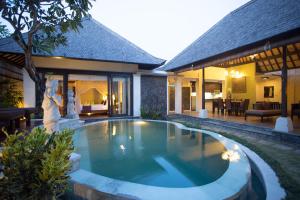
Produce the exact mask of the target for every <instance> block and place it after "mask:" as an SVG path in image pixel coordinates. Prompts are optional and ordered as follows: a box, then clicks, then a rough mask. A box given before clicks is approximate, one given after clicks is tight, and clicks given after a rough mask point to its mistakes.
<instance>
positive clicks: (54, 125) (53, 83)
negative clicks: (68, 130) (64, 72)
mask: <svg viewBox="0 0 300 200" xmlns="http://www.w3.org/2000/svg"><path fill="white" fill-rule="evenodd" d="M57 89H58V80H51V79H47V82H46V90H45V93H44V100H43V103H42V108H43V109H44V117H43V123H44V127H45V128H46V130H47V132H48V133H52V132H54V131H59V125H58V121H59V120H60V118H61V115H60V113H59V106H61V104H62V100H61V96H58V95H57V94H56V92H57Z"/></svg>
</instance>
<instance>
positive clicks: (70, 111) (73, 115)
mask: <svg viewBox="0 0 300 200" xmlns="http://www.w3.org/2000/svg"><path fill="white" fill-rule="evenodd" d="M67 118H69V119H79V116H78V114H77V112H76V111H75V99H74V92H73V90H72V89H69V90H68V105H67Z"/></svg>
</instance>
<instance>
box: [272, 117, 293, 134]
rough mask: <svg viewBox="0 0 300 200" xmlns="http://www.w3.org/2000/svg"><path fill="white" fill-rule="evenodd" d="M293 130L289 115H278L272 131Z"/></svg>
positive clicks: (286, 131)
mask: <svg viewBox="0 0 300 200" xmlns="http://www.w3.org/2000/svg"><path fill="white" fill-rule="evenodd" d="M293 130H294V128H293V122H292V120H291V118H290V117H279V118H277V119H276V124H275V128H274V131H277V132H283V133H288V132H290V131H293Z"/></svg>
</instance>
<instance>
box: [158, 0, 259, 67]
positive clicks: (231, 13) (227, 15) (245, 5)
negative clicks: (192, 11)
mask: <svg viewBox="0 0 300 200" xmlns="http://www.w3.org/2000/svg"><path fill="white" fill-rule="evenodd" d="M255 1H257V0H250V1H249V2H247V3H246V4H244V5H242V6H240V7H238V8H237V9H235V10H233V11H231V12H230V13H228V14H226V15H225V16H224V17H223V18H222V19H220V20H219V21H218V22H217V23H215V24H214V25H213V26H212V27H210V28H209V29H208V30H207V31H206V32H204V33H203V34H202V35H201V36H200V37H198V38H197V39H196V40H195V41H194V42H192V43H191V44H190V45H188V46H187V47H186V48H184V49H183V50H182V51H181V52H180V53H179V54H178V55H176V56H175V57H174V58H172V59H171V60H170V61H169V62H167V63H166V64H165V66H162V67H167V68H168V65H169V64H172V61H173V60H175V59H176V58H177V57H179V56H181V55H182V54H183V53H185V52H186V51H187V50H188V49H189V48H190V47H192V46H193V45H194V44H196V43H197V42H198V41H199V40H201V39H202V38H203V37H204V36H206V35H207V34H208V33H209V32H211V31H212V30H213V29H214V28H215V27H216V26H217V25H218V24H220V23H221V22H223V21H224V19H225V18H228V17H229V16H231V15H233V14H235V13H236V12H238V11H239V10H241V9H243V8H245V7H247V6H249V5H250V4H252V3H253V2H255Z"/></svg>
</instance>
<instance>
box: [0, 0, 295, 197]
mask: <svg viewBox="0 0 300 200" xmlns="http://www.w3.org/2000/svg"><path fill="white" fill-rule="evenodd" d="M65 35H66V38H67V45H66V46H59V47H57V48H56V49H54V50H53V52H52V53H51V54H47V53H41V52H34V53H33V62H34V65H35V66H36V69H37V72H38V74H39V76H40V77H41V78H42V83H41V84H42V86H41V88H42V90H43V91H42V92H43V93H44V96H42V95H39V94H38V92H37V90H36V88H37V86H38V85H36V83H35V82H34V81H32V80H31V78H30V76H29V74H28V73H27V71H26V70H25V69H24V64H25V63H24V62H25V60H24V55H23V51H22V50H21V49H20V47H19V46H18V45H17V44H16V43H15V41H14V40H13V39H12V38H11V37H7V38H3V39H0V82H1V83H5V84H8V83H10V81H11V82H13V83H14V87H16V88H15V89H17V90H18V91H19V92H20V94H19V93H18V92H17V95H16V96H17V97H18V99H19V100H21V101H20V102H19V104H18V105H14V106H6V107H5V106H3V108H2V107H1V105H2V104H0V128H2V126H5V127H6V128H9V129H8V132H9V134H6V135H5V136H4V138H0V141H2V140H3V141H5V139H6V138H7V141H9V139H11V138H12V139H11V141H10V142H3V143H1V144H0V158H1V159H2V158H3V159H5V162H2V160H0V161H1V162H0V181H3V182H1V186H2V188H0V189H1V191H2V190H3V191H6V193H4V192H0V197H2V196H4V197H5V195H7V196H9V195H12V196H13V195H14V192H15V190H16V189H15V188H18V187H17V186H18V184H19V182H17V183H15V182H16V181H15V180H18V179H14V175H15V176H16V177H17V178H19V177H21V176H20V175H23V174H25V176H28V177H29V176H30V177H33V178H32V179H30V181H33V183H32V182H30V184H27V183H26V181H28V180H29V179H28V178H23V177H22V181H24V183H25V184H24V183H23V182H22V183H20V185H21V184H24V185H26V187H24V188H25V189H24V188H21V187H20V188H18V189H19V190H20V191H21V192H19V191H18V192H19V193H18V194H17V195H19V196H22V195H20V193H22V192H23V193H25V194H26V195H28V196H29V197H30V198H32V196H31V195H32V194H31V193H35V194H33V196H34V195H37V194H38V193H37V192H36V191H35V190H36V189H37V188H38V189H40V188H42V189H43V191H45V190H48V188H50V187H48V185H47V184H52V182H55V181H57V182H58V183H59V184H57V185H58V187H52V186H51V189H49V193H50V192H52V193H51V195H52V196H51V197H53V198H54V197H56V196H59V197H63V198H65V197H66V196H68V195H71V197H70V199H72V197H74V199H78V198H79V199H81V198H84V199H124V200H127V199H143V200H160V199H161V200H165V199H172V200H177V199H178V200H182V199H185V200H195V199H268V200H269V199H270V200H274V199H278V200H279V199H285V198H287V199H299V196H300V170H299V169H300V160H299V155H300V145H299V144H300V92H299V91H300V3H299V1H297V0H252V1H249V2H248V3H246V4H245V5H243V6H241V7H239V8H238V9H236V10H234V11H232V12H231V13H229V14H228V15H226V16H225V17H224V18H223V19H222V20H220V21H219V22H218V23H216V24H215V25H214V26H212V27H211V28H210V29H209V30H208V31H207V32H205V33H204V34H203V35H201V36H200V37H199V38H198V39H197V40H196V41H194V42H193V43H192V44H190V45H189V46H188V47H187V48H185V49H184V50H183V51H182V52H181V53H179V54H178V55H177V56H175V57H174V58H173V59H172V60H170V61H168V62H166V60H164V59H160V58H157V57H155V56H153V55H151V54H149V53H147V52H146V51H144V50H142V49H141V48H139V47H138V46H136V45H135V44H133V43H131V42H130V41H128V40H126V39H125V38H123V37H122V36H120V35H119V34H117V33H115V32H113V31H112V30H110V29H109V28H107V27H106V26H104V25H103V24H101V23H100V22H98V21H96V20H95V19H93V18H92V17H89V18H87V17H86V18H83V21H82V27H81V28H79V29H78V32H77V31H68V32H67V33H66V34H65ZM7 88H9V87H7ZM7 88H5V89H3V88H1V91H0V94H2V93H4V92H3V91H4V90H7V91H8V92H10V89H7ZM11 91H12V90H11ZM8 92H7V93H6V94H8ZM8 96H9V95H8ZM20 96H21V97H20ZM43 97H44V98H43ZM1 98H3V95H2V96H1ZM8 98H9V97H8ZM42 98H43V104H42V108H43V109H44V111H43V113H36V111H37V109H36V108H37V107H39V105H40V104H39V103H41V99H42ZM61 99H62V102H60V101H61ZM0 103H2V102H0ZM48 108H49V109H48ZM32 113H35V114H37V115H36V116H33V115H32ZM70 113H71V114H70ZM38 114H40V115H39V116H38ZM41 116H43V123H42V120H41V118H42V117H41ZM70 116H71V117H70ZM25 119H26V123H24V122H23V123H22V124H26V126H27V127H26V130H30V131H31V132H30V133H29V134H27V132H26V131H25V133H24V134H23V133H20V135H17V137H15V135H12V134H11V133H12V132H14V130H15V128H20V123H21V120H25ZM72 120H75V123H77V125H78V126H76V127H71V128H72V129H73V130H74V131H73V130H69V129H65V128H66V127H62V128H61V127H59V126H58V125H59V123H60V122H62V121H64V122H70V121H72ZM83 120H85V121H83ZM31 121H34V122H37V123H36V124H34V125H31V124H30V122H31ZM73 122H74V121H73ZM34 127H37V128H34ZM40 127H41V128H40ZM49 127H50V128H49ZM68 128H69V127H68ZM20 129H22V127H21V128H20ZM0 132H1V131H0ZM31 136H33V137H31ZM20 138H21V139H20ZM28 138H30V139H29V140H28ZM41 138H42V139H41ZM57 138H59V139H57ZM65 138H67V139H65ZM28 141H29V142H28ZM51 143H52V144H51ZM60 143H63V144H60ZM67 143H68V144H67ZM16 144H17V145H16ZM36 144H37V145H36ZM15 146H16V147H17V148H14V147H15ZM32 146H33V147H32ZM10 147H12V148H10ZM73 147H74V148H73ZM59 148H61V149H63V150H61V149H59ZM57 149H58V150H57ZM44 150H45V151H44ZM20 152H21V153H20ZM35 154H37V156H36V155H35ZM58 155H59V156H58ZM35 156H36V157H35ZM47 157H51V159H48V160H47ZM23 158H24V160H25V161H23ZM33 158H34V159H33ZM58 158H59V161H58V162H56V160H57V159H58ZM31 159H32V160H31ZM63 161H64V162H63ZM15 163H18V164H15ZM47 164H48V165H49V167H47ZM32 165H33V166H35V167H36V166H38V167H39V168H34V169H35V170H31V167H32ZM24 166H26V167H27V168H26V170H27V171H25V170H24ZM41 166H42V167H41ZM61 168H63V169H61ZM28 169H29V170H28ZM39 170H41V171H42V172H43V173H41V172H40V171H39ZM56 170H58V171H59V170H60V171H59V173H56ZM19 171H21V172H22V173H19ZM12 172H14V173H12ZM15 172H16V173H15ZM24 172H26V173H24ZM31 173H35V175H31ZM48 173H49V174H50V175H48ZM51 173H52V175H53V174H54V175H53V176H55V177H54V178H53V177H52V176H51ZM37 174H38V175H37ZM44 174H46V175H44ZM4 176H6V177H7V178H2V177H4ZM10 177H13V178H10ZM62 177H63V178H62ZM55 178H56V179H57V180H54V179H55ZM10 179H11V180H10ZM12 179H14V180H12ZM42 179H43V180H42ZM50 179H51V181H48V180H50ZM62 179H63V180H62ZM40 180H42V181H40ZM4 181H7V182H6V183H12V184H6V183H5V182H4ZM34 181H36V182H38V184H35V183H34ZM50 182H51V183H50ZM2 183H4V184H2ZM64 183H68V186H65V185H67V184H65V185H64V187H61V188H62V189H61V190H58V191H52V190H53V189H52V188H59V189H60V186H62V185H63V184H64ZM43 184H44V185H47V187H42V186H44V185H43ZM27 185H30V187H28V188H27ZM32 185H34V187H33V186H32ZM41 185H42V186H41ZM57 185H56V186H57ZM67 187H68V189H70V190H67V189H66V188H67ZM3 188H4V189H3ZM44 188H46V189H44ZM28 191H29V192H28ZM32 191H34V192H32ZM47 192H48V191H47ZM27 193H28V194H27ZM1 195H2V196H1ZM17 195H16V196H17ZM26 195H25V196H26ZM45 195H46V194H45ZM47 197H49V198H50V196H47ZM66 199H69V198H68V197H66Z"/></svg>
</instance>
